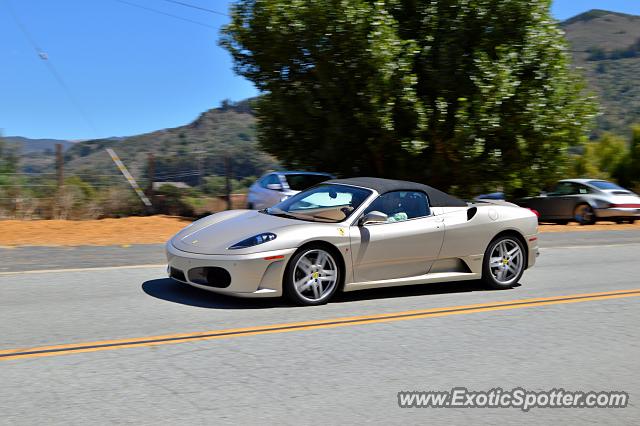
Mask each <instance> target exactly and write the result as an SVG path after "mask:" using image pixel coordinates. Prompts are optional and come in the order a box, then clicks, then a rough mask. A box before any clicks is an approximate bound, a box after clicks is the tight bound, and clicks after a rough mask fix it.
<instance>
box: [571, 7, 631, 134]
mask: <svg viewBox="0 0 640 426" xmlns="http://www.w3.org/2000/svg"><path fill="white" fill-rule="evenodd" d="M561 26H562V28H563V30H564V31H565V33H566V37H567V40H568V41H569V44H570V46H571V52H572V54H573V63H574V65H575V66H576V67H580V68H582V69H584V73H585V76H586V78H587V81H588V84H589V88H590V89H591V90H593V91H594V92H595V93H596V94H597V95H598V97H599V101H600V110H601V113H602V114H601V116H600V117H598V119H597V133H601V132H603V131H612V132H615V133H619V134H621V135H627V134H628V133H629V127H630V125H631V124H634V123H640V16H636V15H629V14H625V13H618V12H611V11H607V10H601V9H594V10H590V11H588V12H585V13H581V14H580V15H577V16H574V17H573V18H570V19H567V20H566V21H564V22H562V23H561Z"/></svg>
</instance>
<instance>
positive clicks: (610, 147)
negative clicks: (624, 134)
mask: <svg viewBox="0 0 640 426" xmlns="http://www.w3.org/2000/svg"><path fill="white" fill-rule="evenodd" d="M628 152H629V151H628V149H627V143H626V141H625V140H624V139H623V138H621V137H619V136H616V135H614V134H611V133H605V134H604V135H602V137H601V138H600V139H598V140H597V141H593V142H588V143H586V144H585V145H584V151H583V153H582V155H580V156H577V157H576V158H575V159H574V162H573V164H572V167H571V168H570V169H569V170H570V173H571V174H572V175H573V176H572V177H585V178H599V179H609V178H611V177H612V176H614V175H615V174H616V173H617V171H618V170H619V169H620V167H621V165H622V164H623V163H624V162H625V161H626V158H627V157H628Z"/></svg>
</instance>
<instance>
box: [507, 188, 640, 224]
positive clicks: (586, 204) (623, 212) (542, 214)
mask: <svg viewBox="0 0 640 426" xmlns="http://www.w3.org/2000/svg"><path fill="white" fill-rule="evenodd" d="M515 203H516V204H518V205H519V206H522V207H527V208H529V209H532V210H535V211H536V212H538V214H539V218H540V221H543V222H556V223H561V224H566V223H568V222H569V221H576V222H578V223H580V224H582V225H590V224H592V223H595V222H596V221H598V220H610V221H615V222H618V223H623V222H628V223H633V222H635V221H636V220H637V219H640V197H639V196H638V195H637V194H635V193H633V192H631V191H629V190H628V189H625V188H622V187H620V186H618V185H616V184H615V183H612V182H608V181H605V180H599V179H564V180H561V181H559V182H558V183H557V184H556V186H555V188H554V189H553V191H552V192H548V193H542V194H541V195H539V196H537V197H528V198H522V199H519V200H516V201H515Z"/></svg>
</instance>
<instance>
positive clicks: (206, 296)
mask: <svg viewBox="0 0 640 426" xmlns="http://www.w3.org/2000/svg"><path fill="white" fill-rule="evenodd" d="M513 287H514V288H515V287H520V284H516V285H515V286H513ZM142 290H143V291H144V292H145V293H147V294H148V295H149V296H152V297H155V298H157V299H161V300H166V301H168V302H173V303H179V304H182V305H188V306H195V307H199V308H209V309H269V308H287V307H293V306H294V305H292V304H290V303H288V302H287V301H286V300H284V299H283V298H259V299H243V298H239V297H232V296H225V295H222V294H216V293H212V292H210V291H206V290H201V289H199V288H196V287H191V286H189V285H187V284H182V283H180V282H178V281H174V280H172V279H171V278H160V279H155V280H149V281H146V282H144V283H143V284H142ZM508 290H510V289H507V290H488V289H487V288H486V286H485V285H484V284H483V283H482V282H481V281H456V282H446V283H437V284H422V285H411V286H402V287H386V288H375V289H369V290H359V291H351V292H346V293H339V294H336V295H335V296H334V297H333V299H332V300H331V302H329V303H351V302H358V301H361V300H376V299H393V298H397V297H412V296H429V295H437V294H451V293H470V292H473V291H483V292H484V291H508Z"/></svg>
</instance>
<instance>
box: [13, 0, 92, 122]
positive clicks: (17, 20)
mask: <svg viewBox="0 0 640 426" xmlns="http://www.w3.org/2000/svg"><path fill="white" fill-rule="evenodd" d="M5 4H6V5H7V8H8V9H9V13H10V14H11V16H12V17H13V20H14V22H15V23H16V25H17V26H18V28H20V31H21V32H22V34H23V35H24V37H25V38H26V39H27V41H28V42H29V44H30V45H31V47H32V48H33V50H34V51H35V52H36V54H37V55H38V57H39V58H40V59H41V60H43V61H44V63H45V65H46V67H47V69H48V70H49V72H50V73H51V75H52V76H53V78H54V79H55V80H56V81H57V82H58V84H59V85H60V87H61V88H62V90H63V91H64V92H65V94H66V95H67V97H68V98H69V101H70V102H71V104H72V105H73V107H74V108H75V109H76V110H77V112H78V113H79V114H80V116H81V117H82V118H83V119H84V121H85V122H86V124H87V126H88V127H89V128H90V129H91V130H92V131H93V133H94V134H97V133H98V132H97V130H96V126H95V125H94V124H93V121H92V120H91V119H90V118H89V115H88V114H87V113H86V112H85V111H84V109H83V108H82V106H81V105H80V103H79V102H78V100H77V99H76V98H75V96H73V93H72V92H71V89H70V88H69V86H68V85H67V83H66V82H65V81H64V79H63V78H62V75H61V74H60V73H59V72H58V70H57V69H56V67H55V66H54V65H53V63H52V62H51V60H50V59H49V55H48V54H47V53H46V52H45V51H44V50H42V49H41V48H40V46H39V45H38V43H37V42H36V41H35V39H34V38H33V37H32V36H31V33H30V32H29V30H27V27H26V26H25V25H24V24H23V23H22V21H21V20H20V18H19V17H18V14H17V13H16V12H15V10H14V9H13V7H12V6H11V2H10V1H9V0H6V1H5Z"/></svg>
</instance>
